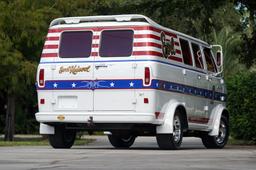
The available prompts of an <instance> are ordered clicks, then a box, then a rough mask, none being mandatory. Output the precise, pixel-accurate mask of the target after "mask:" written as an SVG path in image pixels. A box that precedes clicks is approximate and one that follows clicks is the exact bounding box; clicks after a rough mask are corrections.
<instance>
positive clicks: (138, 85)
mask: <svg viewBox="0 0 256 170" xmlns="http://www.w3.org/2000/svg"><path fill="white" fill-rule="evenodd" d="M37 89H38V90H95V89H156V90H163V91H168V92H175V93H182V94H186V95H192V96H198V97H204V98H208V99H212V100H218V101H222V100H221V97H222V96H223V97H224V99H226V94H223V93H219V92H213V91H211V90H207V89H202V88H197V87H192V86H187V85H183V84H178V83H174V82H167V81H163V80H156V79H154V80H152V81H151V85H150V86H144V85H143V81H142V80H141V79H140V80H139V79H130V80H73V81H72V80H64V81H63V80H56V81H54V80H51V81H46V82H45V87H43V88H40V87H37Z"/></svg>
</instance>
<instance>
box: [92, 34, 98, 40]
mask: <svg viewBox="0 0 256 170" xmlns="http://www.w3.org/2000/svg"><path fill="white" fill-rule="evenodd" d="M92 39H100V36H99V35H94V36H92Z"/></svg>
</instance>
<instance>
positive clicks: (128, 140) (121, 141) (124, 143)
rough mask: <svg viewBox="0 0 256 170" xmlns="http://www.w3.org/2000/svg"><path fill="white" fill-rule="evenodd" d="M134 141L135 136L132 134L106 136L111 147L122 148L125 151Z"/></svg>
mask: <svg viewBox="0 0 256 170" xmlns="http://www.w3.org/2000/svg"><path fill="white" fill-rule="evenodd" d="M135 139H136V136H134V135H132V134H126V135H120V134H112V135H108V140H109V142H110V143H111V145H112V146H114V147H115V148H123V149H127V148H130V147H131V146H132V144H133V143H134V141H135Z"/></svg>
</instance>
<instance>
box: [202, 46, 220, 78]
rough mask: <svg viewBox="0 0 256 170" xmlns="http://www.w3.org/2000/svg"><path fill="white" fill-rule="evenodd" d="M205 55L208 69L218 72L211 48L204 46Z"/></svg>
mask: <svg viewBox="0 0 256 170" xmlns="http://www.w3.org/2000/svg"><path fill="white" fill-rule="evenodd" d="M204 56H205V61H206V65H207V70H208V71H211V72H214V73H216V72H217V68H216V65H215V63H214V60H213V56H212V53H211V50H210V49H209V48H204Z"/></svg>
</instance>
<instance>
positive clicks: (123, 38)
mask: <svg viewBox="0 0 256 170" xmlns="http://www.w3.org/2000/svg"><path fill="white" fill-rule="evenodd" d="M132 47H133V30H104V31H102V32H101V39H100V47H99V57H95V65H94V76H95V77H94V78H95V83H96V86H97V88H96V89H95V91H94V110H95V111H131V110H135V103H136V101H135V90H134V88H135V87H136V85H137V84H136V83H137V82H136V81H135V80H134V74H135V70H134V63H135V62H134V60H133V59H132V56H131V55H132Z"/></svg>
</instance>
